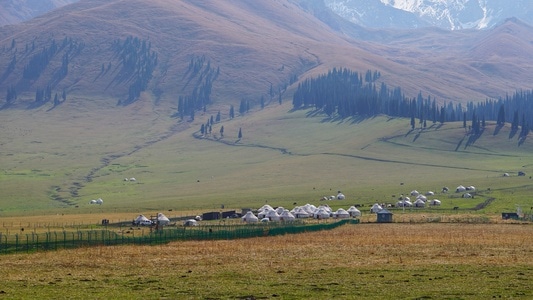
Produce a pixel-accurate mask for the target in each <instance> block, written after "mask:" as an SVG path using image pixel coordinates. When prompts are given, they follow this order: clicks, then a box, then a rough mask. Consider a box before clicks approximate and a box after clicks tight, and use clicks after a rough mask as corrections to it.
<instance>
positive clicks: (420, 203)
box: [373, 188, 447, 212]
mask: <svg viewBox="0 0 533 300" xmlns="http://www.w3.org/2000/svg"><path fill="white" fill-rule="evenodd" d="M446 190H447V188H446ZM410 195H411V196H412V197H416V198H415V199H414V201H411V198H409V197H405V196H403V195H402V196H401V197H400V199H399V201H398V202H396V207H404V208H405V207H426V205H430V206H438V205H441V201H440V200H438V199H433V200H429V199H428V196H434V195H435V192H433V191H427V192H425V193H424V194H422V193H420V192H418V191H417V190H412V191H411V192H410ZM373 212H374V211H373Z"/></svg>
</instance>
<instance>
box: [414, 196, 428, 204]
mask: <svg viewBox="0 0 533 300" xmlns="http://www.w3.org/2000/svg"><path fill="white" fill-rule="evenodd" d="M416 200H422V201H424V202H426V201H428V198H427V197H426V196H424V195H418V196H416ZM415 203H416V201H415Z"/></svg>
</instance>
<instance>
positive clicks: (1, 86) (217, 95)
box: [0, 0, 533, 114]
mask: <svg viewBox="0 0 533 300" xmlns="http://www.w3.org/2000/svg"><path fill="white" fill-rule="evenodd" d="M530 41H533V31H532V30H531V27H530V26H529V25H527V24H525V23H523V22H521V21H519V20H518V19H509V20H507V21H506V22H504V23H502V24H500V25H499V26H497V27H495V28H492V29H490V30H486V31H481V32H478V31H447V30H439V29H438V28H421V29H418V30H408V29H405V30H374V29H365V28H363V27H361V26H358V25H356V24H353V23H350V22H347V21H346V20H344V19H342V18H341V17H339V16H337V15H336V14H334V13H332V12H331V11H330V10H329V9H327V7H326V6H325V5H324V3H323V2H320V1H313V0H278V1H253V2H250V1H237V0H233V1H218V2H212V1H197V0H195V1H193V0H188V1H172V0H157V1H150V2H146V1H140V0H129V1H120V0H114V1H104V0H93V1H80V2H77V3H73V4H71V5H67V6H64V7H62V8H59V9H56V10H53V11H51V12H50V13H47V14H45V15H42V16H39V17H36V18H34V19H32V20H29V21H27V22H24V23H22V24H18V25H13V26H4V27H0V91H8V94H9V93H10V91H15V92H16V94H17V95H18V97H17V99H16V101H15V100H13V99H12V100H10V101H4V102H0V103H2V106H0V107H2V108H3V109H28V108H37V107H41V106H45V107H52V108H55V107H58V106H59V105H60V104H61V103H62V102H63V101H64V100H63V101H62V100H61V99H57V100H56V99H55V97H54V95H55V94H56V93H57V94H58V95H59V96H60V98H62V95H63V92H64V93H66V94H67V95H68V96H67V97H66V98H67V99H71V98H72V97H71V96H75V95H83V96H91V97H93V96H94V97H97V98H98V99H99V100H98V101H107V102H112V103H113V104H118V105H129V104H132V103H134V102H136V101H139V100H141V101H150V102H152V103H153V105H163V106H165V107H168V108H169V109H170V110H174V111H170V112H169V114H174V113H176V112H177V110H178V106H180V104H179V103H181V105H182V106H183V105H185V104H187V103H193V104H192V105H194V106H195V108H196V109H202V108H205V106H206V105H208V104H209V105H210V104H217V103H218V104H223V105H228V104H238V103H239V101H241V100H243V99H244V100H248V101H249V102H251V103H252V105H254V104H255V105H258V104H259V102H260V99H266V101H267V102H269V101H271V100H275V99H277V97H278V95H280V94H282V95H283V97H286V98H288V99H290V97H291V95H290V92H291V91H292V90H294V88H295V87H296V85H297V82H298V81H299V80H301V79H304V78H307V77H310V76H316V75H319V74H323V73H326V72H327V71H328V70H330V69H332V68H335V67H337V68H338V67H343V68H344V67H346V68H349V69H352V70H355V71H359V72H365V71H366V70H377V71H379V72H380V73H381V74H382V77H381V79H380V80H382V81H383V82H384V83H386V84H387V85H389V86H393V87H396V86H399V87H401V88H402V90H403V91H404V92H405V93H406V95H407V96H411V97H415V96H416V95H417V94H418V93H419V92H422V93H424V94H429V95H431V96H432V97H436V98H437V99H438V100H439V102H443V101H471V100H484V99H485V98H496V97H500V96H504V95H505V94H506V93H512V92H514V91H515V90H517V89H529V88H531V87H530V86H529V83H530V82H533V78H532V76H533V75H532V74H533V58H531V57H530V56H529V55H528V53H531V51H532V47H533V46H532V45H533V44H532V43H530ZM511 49H514V50H513V51H511ZM180 101H181V102H180ZM59 109H60V108H59Z"/></svg>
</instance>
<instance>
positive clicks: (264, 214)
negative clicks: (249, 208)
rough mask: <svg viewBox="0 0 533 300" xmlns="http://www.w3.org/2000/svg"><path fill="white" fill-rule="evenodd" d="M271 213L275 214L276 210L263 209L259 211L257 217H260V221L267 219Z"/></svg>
mask: <svg viewBox="0 0 533 300" xmlns="http://www.w3.org/2000/svg"><path fill="white" fill-rule="evenodd" d="M271 211H273V212H275V210H274V209H273V208H268V207H267V208H265V209H263V210H259V212H258V213H257V217H258V218H259V219H262V218H266V217H267V215H268V214H269V213H270V212H271Z"/></svg>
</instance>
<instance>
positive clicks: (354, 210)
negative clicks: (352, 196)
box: [347, 206, 361, 217]
mask: <svg viewBox="0 0 533 300" xmlns="http://www.w3.org/2000/svg"><path fill="white" fill-rule="evenodd" d="M347 212H348V213H349V214H350V216H352V217H360V216H361V211H360V210H358V209H357V208H356V207H355V206H350V208H348V210H347Z"/></svg>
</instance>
